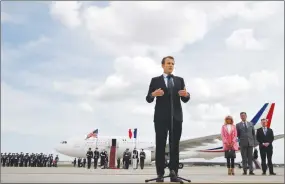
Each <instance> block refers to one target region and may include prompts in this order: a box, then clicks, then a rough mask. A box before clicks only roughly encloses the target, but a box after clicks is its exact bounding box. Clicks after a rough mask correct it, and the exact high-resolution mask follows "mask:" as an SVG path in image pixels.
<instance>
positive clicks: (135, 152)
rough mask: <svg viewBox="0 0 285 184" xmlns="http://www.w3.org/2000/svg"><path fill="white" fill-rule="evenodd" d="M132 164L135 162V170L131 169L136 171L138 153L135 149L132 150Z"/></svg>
mask: <svg viewBox="0 0 285 184" xmlns="http://www.w3.org/2000/svg"><path fill="white" fill-rule="evenodd" d="M132 158H133V162H134V161H136V162H137V163H136V168H133V169H137V168H138V161H139V153H138V150H137V149H136V148H134V150H133V156H132Z"/></svg>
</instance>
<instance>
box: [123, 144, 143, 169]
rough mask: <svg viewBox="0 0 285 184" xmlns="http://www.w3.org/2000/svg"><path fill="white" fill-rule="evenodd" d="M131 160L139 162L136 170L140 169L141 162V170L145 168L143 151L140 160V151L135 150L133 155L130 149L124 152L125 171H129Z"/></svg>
mask: <svg viewBox="0 0 285 184" xmlns="http://www.w3.org/2000/svg"><path fill="white" fill-rule="evenodd" d="M131 158H132V159H136V160H137V164H136V168H135V169H137V168H138V163H139V162H140V167H141V169H143V168H144V160H145V152H144V151H143V149H142V150H141V152H140V158H139V155H138V151H137V150H136V148H134V150H133V154H132V153H131V152H130V151H129V148H127V149H126V151H124V153H123V168H124V169H129V165H130V164H131Z"/></svg>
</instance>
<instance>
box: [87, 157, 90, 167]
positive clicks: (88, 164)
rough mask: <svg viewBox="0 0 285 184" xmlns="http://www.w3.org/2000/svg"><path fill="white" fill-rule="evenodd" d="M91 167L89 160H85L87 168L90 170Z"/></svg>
mask: <svg viewBox="0 0 285 184" xmlns="http://www.w3.org/2000/svg"><path fill="white" fill-rule="evenodd" d="M90 167H91V158H87V168H88V169H90Z"/></svg>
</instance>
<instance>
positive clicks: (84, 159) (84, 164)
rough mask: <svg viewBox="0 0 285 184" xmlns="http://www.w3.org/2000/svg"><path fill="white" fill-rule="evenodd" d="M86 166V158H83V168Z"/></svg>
mask: <svg viewBox="0 0 285 184" xmlns="http://www.w3.org/2000/svg"><path fill="white" fill-rule="evenodd" d="M85 166H86V158H83V162H82V167H84V168H85Z"/></svg>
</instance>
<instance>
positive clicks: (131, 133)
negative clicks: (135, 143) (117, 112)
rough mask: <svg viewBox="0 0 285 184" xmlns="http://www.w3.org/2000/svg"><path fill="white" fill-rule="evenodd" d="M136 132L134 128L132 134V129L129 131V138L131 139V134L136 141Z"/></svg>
mask: <svg viewBox="0 0 285 184" xmlns="http://www.w3.org/2000/svg"><path fill="white" fill-rule="evenodd" d="M137 132H138V129H137V128H135V129H134V131H133V132H132V129H129V138H130V139H131V138H132V136H133V134H134V138H135V139H136V138H137Z"/></svg>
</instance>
